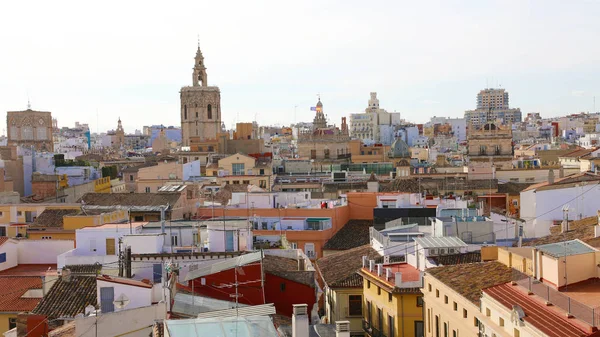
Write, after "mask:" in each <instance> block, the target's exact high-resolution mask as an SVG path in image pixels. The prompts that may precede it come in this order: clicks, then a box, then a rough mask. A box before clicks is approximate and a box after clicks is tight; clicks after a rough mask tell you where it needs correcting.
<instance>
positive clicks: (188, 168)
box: [183, 160, 201, 181]
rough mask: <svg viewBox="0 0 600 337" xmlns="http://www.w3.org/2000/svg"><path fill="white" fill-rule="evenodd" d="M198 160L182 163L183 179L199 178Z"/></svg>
mask: <svg viewBox="0 0 600 337" xmlns="http://www.w3.org/2000/svg"><path fill="white" fill-rule="evenodd" d="M200 177H201V174H200V160H194V161H191V162H188V163H185V164H183V181H188V180H198V179H200Z"/></svg>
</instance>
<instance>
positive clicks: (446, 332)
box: [444, 322, 448, 337]
mask: <svg viewBox="0 0 600 337" xmlns="http://www.w3.org/2000/svg"><path fill="white" fill-rule="evenodd" d="M444 337H448V323H446V322H444Z"/></svg>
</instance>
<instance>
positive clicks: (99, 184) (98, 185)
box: [94, 177, 111, 193]
mask: <svg viewBox="0 0 600 337" xmlns="http://www.w3.org/2000/svg"><path fill="white" fill-rule="evenodd" d="M110 187H111V185H110V177H104V178H100V179H96V180H94V192H95V193H110Z"/></svg>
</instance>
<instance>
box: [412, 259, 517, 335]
mask: <svg viewBox="0 0 600 337" xmlns="http://www.w3.org/2000/svg"><path fill="white" fill-rule="evenodd" d="M511 278H512V269H511V268H509V267H506V266H505V265H503V264H502V263H500V262H497V261H494V262H480V263H470V264H458V265H450V266H443V267H437V268H431V269H428V270H427V271H426V272H425V276H424V278H423V288H422V289H421V291H422V292H423V295H424V296H423V302H424V310H425V318H426V322H425V324H426V325H425V333H424V334H423V333H422V334H421V335H420V336H427V337H438V336H477V335H478V333H479V332H480V330H479V327H480V325H481V324H484V325H490V324H492V322H491V321H490V319H489V318H488V317H486V315H485V314H483V313H482V312H481V310H480V304H481V289H485V288H489V287H493V286H496V285H499V284H504V283H508V282H510V281H511Z"/></svg>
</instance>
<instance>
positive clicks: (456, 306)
mask: <svg viewBox="0 0 600 337" xmlns="http://www.w3.org/2000/svg"><path fill="white" fill-rule="evenodd" d="M454 311H458V303H456V302H454Z"/></svg>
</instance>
